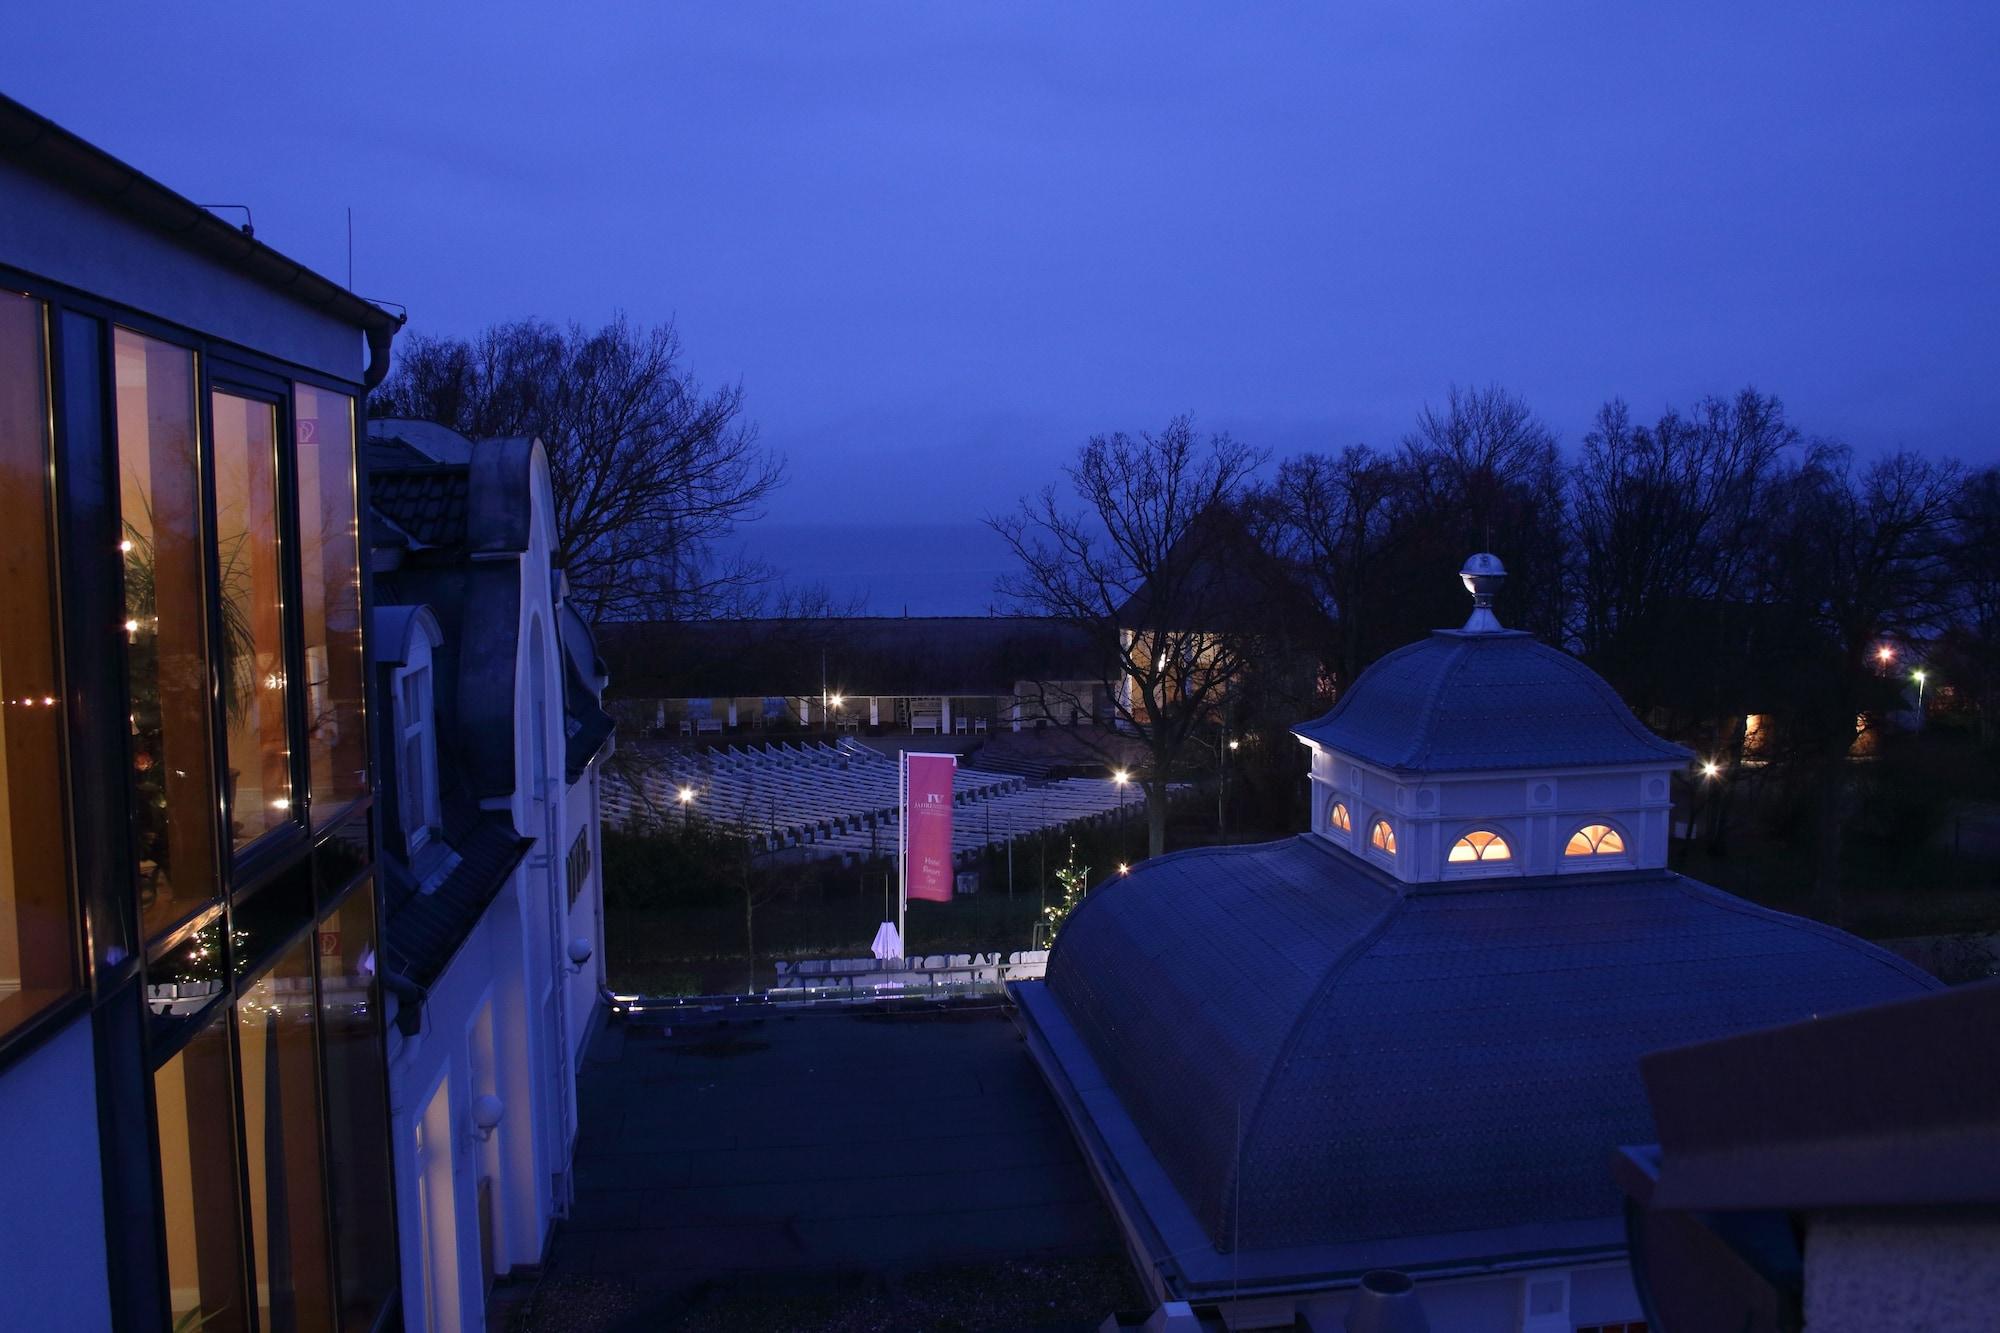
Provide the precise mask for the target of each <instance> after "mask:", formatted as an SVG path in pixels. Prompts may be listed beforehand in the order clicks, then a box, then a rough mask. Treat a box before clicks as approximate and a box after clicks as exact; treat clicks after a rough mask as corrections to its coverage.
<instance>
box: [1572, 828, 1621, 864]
mask: <svg viewBox="0 0 2000 1333" xmlns="http://www.w3.org/2000/svg"><path fill="white" fill-rule="evenodd" d="M1624 855H1625V835H1624V834H1622V833H1620V832H1619V831H1618V830H1617V829H1615V828H1613V827H1611V825H1609V824H1585V825H1584V826H1583V827H1582V828H1580V829H1578V830H1577V831H1576V832H1574V833H1572V834H1570V835H1569V842H1568V843H1567V844H1566V845H1565V846H1564V847H1563V859H1564V860H1565V861H1569V860H1571V859H1572V858H1576V859H1581V858H1587V857H1607V858H1609V857H1621V856H1624Z"/></svg>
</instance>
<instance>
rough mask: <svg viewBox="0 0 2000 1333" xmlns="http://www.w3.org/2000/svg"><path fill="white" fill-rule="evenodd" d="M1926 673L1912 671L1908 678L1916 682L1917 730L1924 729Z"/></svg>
mask: <svg viewBox="0 0 2000 1333" xmlns="http://www.w3.org/2000/svg"><path fill="white" fill-rule="evenodd" d="M1926 674H1927V673H1925V672H1922V671H1912V672H1911V673H1910V679H1912V680H1914V681H1916V682H1917V730H1918V731H1922V730H1923V729H1924V677H1925V675H1926Z"/></svg>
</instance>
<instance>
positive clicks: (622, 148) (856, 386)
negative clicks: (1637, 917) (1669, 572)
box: [0, 0, 2000, 522]
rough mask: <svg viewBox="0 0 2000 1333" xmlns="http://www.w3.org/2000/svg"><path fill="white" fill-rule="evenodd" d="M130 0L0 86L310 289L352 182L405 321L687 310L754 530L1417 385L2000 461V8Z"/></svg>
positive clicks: (1323, 414) (934, 507) (360, 250)
mask: <svg viewBox="0 0 2000 1333" xmlns="http://www.w3.org/2000/svg"><path fill="white" fill-rule="evenodd" d="M118 8H121V9H123V10H124V11H125V12H124V13H123V14H122V15H121V16H119V17H117V18H115V19H113V18H109V17H105V16H103V15H99V14H96V13H92V12H86V10H85V8H84V7H82V6H78V5H33V6H16V7H14V8H13V9H12V10H11V12H10V13H9V15H8V17H7V21H6V25H7V37H6V40H5V41H4V42H0V87H4V88H5V90H6V91H7V92H8V93H10V94H11V95H13V96H15V97H17V98H19V99H21V100H22V101H25V102H26V103H28V104H29V105H30V106H33V107H35V108H36V109H38V110H40V111H42V112H44V113H46V114H48V115H51V116H53V117H54V118H56V119H57V120H59V121H61V122H63V123H64V124H66V125H68V126H69V127H71V128H72V129H75V130H76V131H78V132H80V133H81V134H83V135H84V136H85V137H87V138H90V139H92V140H94V141H96V142H97V143H99V144H102V145H103V146H104V147H106V148H108V149H109V150H111V151H112V152H114V153H117V154H119V155H121V156H123V157H125V158H127V159H128V160H130V161H132V162H133V163H135V164H137V165H138V166H140V167H142V168H143V169H145V170H147V171H149V172H151V173H153V174H154V175H157V176H159V177H160V178H161V179H163V180H165V181H166V182H167V183H168V184H170V185H172V186H174V187H175V188H177V189H180V190H182V191H183V192H185V193H187V194H189V195H191V196H193V197H194V198H196V199H200V200H204V201H207V200H226V201H232V202H233V201H244V202H247V203H249V204H250V205H252V207H253V208H254V209H255V211H256V219H257V225H258V234H259V236H260V237H262V238H264V239H266V240H268V241H270V242H271V243H273V244H275V245H277V246H278V247H279V248H280V249H283V250H286V251H288V252H290V253H291V254H293V255H295V256H297V257H299V258H301V259H303V260H305V261H307V262H308V263H311V264H313V265H315V266H316V267H319V268H321V269H322V270H323V271H325V272H327V273H329V274H332V275H335V276H339V275H340V274H342V273H343V272H344V270H345V267H346V257H345V256H346V251H345V234H344V217H345V215H344V212H343V210H344V208H345V207H346V206H347V205H349V204H352V205H353V206H354V210H355V222H356V240H355V285H356V287H357V289H358V290H360V291H361V292H363V293H364V294H368V295H375V296H381V297H387V298H391V299H394V300H397V301H400V302H403V303H404V304H406V305H407V306H408V307H409V308H410V311H411V315H412V318H413V322H414V326H415V327H417V328H420V329H424V330H427V331H432V332H467V331H471V330H473V329H474V328H476V327H478V326H480V325H482V324H484V323H487V322H489V321H494V320H500V319H506V318H510V317H514V316H519V315H525V314H536V315H543V316H548V317H551V318H556V319H568V318H576V319H581V320H584V321H587V322H595V321H600V320H602V319H604V318H605V317H606V316H608V315H609V314H610V313H611V312H612V311H613V310H614V309H617V308H619V307H623V308H624V309H625V310H627V311H628V312H630V313H631V314H632V315H633V316H634V317H636V318H639V319H642V320H658V319H664V318H667V317H669V316H672V317H674V318H676V319H678V321H679V324H680V328H681V331H682V334H683V336H684V337H685V339H686V341H687V345H688V347H689V349H690V352H691V353H692V358H693V362H694V364H695V366H696V368H697V369H698V371H699V372H700V373H701V374H702V375H704V376H705V377H707V378H709V379H711V380H713V379H722V378H734V377H737V376H741V377H742V379H743V380H744V381H745V383H746V385H747V387H748V390H749V401H750V405H751V408H752V411H753V413H754V415H755V416H756V418H757V419H758V420H759V421H760V422H761V424H762V427H763V431H764V435H765V438H766V440H767V441H768V442H769V443H770V444H771V445H772V446H773V447H774V448H776V449H778V450H781V451H782V452H784V453H785V454H787V455H788V456H789V457H790V460H791V464H792V477H793V480H792V484H791V485H790V486H789V487H788V488H787V490H786V492H785V493H784V494H783V495H782V496H781V497H780V498H779V499H778V501H777V503H776V504H775V506H774V509H773V515H774V517H776V518H778V519H780V520H787V521H794V522H796V521H800V520H807V519H830V520H836V521H846V520H852V521H876V520H881V521H904V520H917V519H942V520H955V519H970V518H976V517H978V516H979V515H981V514H984V513H987V512H990V511H992V510H994V509H997V508H1001V507H1004V506H1005V505H1007V504H1008V503H1010V502H1011V500H1012V498H1013V497H1014V496H1016V495H1018V494H1020V493H1021V492H1022V491H1024V490H1027V489H1030V488H1032V487H1034V486H1036V485H1038V484H1040V483H1041V482H1042V481H1043V480H1044V479H1046V478H1047V477H1048V476H1049V475H1050V470H1051V467H1052V465H1053V464H1054V463H1056V462H1057V461H1058V460H1060V459H1062V458H1064V457H1066V456H1067V455H1068V454H1069V453H1070V452H1071V451H1072V450H1073V449H1074V447H1075V446H1076V444H1077V443H1079V442H1080V440H1081V439H1082V438H1083V437H1084V436H1085V435H1086V434H1088V433H1089V432H1091V431H1093V430H1106V429H1116V428H1126V429H1142V428H1147V427H1152V426H1156V425H1158V424H1160V423H1161V422H1163V421H1164V420H1165V419H1166V418H1167V417H1168V416H1169V415H1170V414H1172V413H1174V412H1176V411H1182V410H1190V411H1193V412H1194V413H1196V414H1197V417H1198V418H1199V420H1200V422H1201V424H1203V425H1204V426H1208V427H1217V428H1222V427H1226V428H1228V429H1230V430H1233V431H1234V432H1236V433H1237V434H1238V435H1240V436H1243V437H1246V438H1248V439H1250V440H1252V441H1253V442H1255V443H1258V444H1261V445H1265V446H1268V447H1270V448H1271V449H1273V450H1274V451H1276V452H1278V453H1280V454H1282V453H1285V452H1289V451H1293V450H1298V449H1303V448H1308V447H1330V446H1337V445H1341V444H1345V443H1350V442H1353V441H1356V440H1368V441H1372V442H1376V443H1380V444H1385V445H1386V444H1391V443H1393V442H1394V441H1395V439H1396V438H1397V436H1398V435H1399V434H1400V433H1401V432H1402V430H1403V429H1404V428H1405V427H1406V425H1407V423H1408V422H1409V421H1410V419H1411V418H1412V417H1413V415H1414V414H1415V413H1416V411H1417V409H1418V408H1419V406H1420V405H1421V404H1422V402H1423V401H1424V400H1425V399H1426V398H1437V397H1439V396H1441V394H1442V392H1443V390H1444V389H1445V387H1446V386H1447V385H1448V384H1450V383H1452V382H1453V381H1459V382H1467V383H1473V382H1477V383H1484V382H1487V381H1498V382H1500V383H1502V384H1505V385H1507V386H1509V387H1511V388H1513V389H1514V390H1516V391H1517V392H1519V393H1521V394H1523V395H1524V396H1526V397H1527V398H1528V399H1529V401H1530V402H1531V403H1533V404H1534V405H1535V407H1536V408H1537V409H1538V410H1539V411H1540V412H1541V413H1542V414H1543V416H1544V417H1546V418H1547V419H1548V420H1549V421H1550V423H1551V424H1552V425H1554V426H1555V427H1556V429H1557V430H1558V431H1559V432H1560V433H1561V434H1562V436H1563V437H1564V439H1565V440H1566V441H1569V442H1574V441H1575V439H1576V438H1577V436H1578V435H1580V434H1581V433H1582V431H1583V429H1584V428H1585V424H1586V422H1587V419H1588V417H1589V414H1590V412H1591V411H1592V409H1593V408H1594V407H1595V405H1596V404H1597V403H1598V402H1599V401H1601V400H1602V399H1603V398H1604V397H1606V396H1608V395H1612V394H1622V395H1624V396H1625V397H1626V398H1627V399H1628V400H1630V401H1631V402H1632V403H1633V404H1634V406H1635V408H1636V409H1638V410H1639V411H1640V412H1641V413H1650V412H1652V411H1654V410H1657V409H1658V408H1659V407H1660V406H1661V405H1662V404H1664V403H1667V402H1675V403H1681V402H1685V401H1687V400H1689V399H1691V398H1693V397H1695V396H1697V395H1699V394H1702V393H1706V392H1728V391H1731V390H1733V389H1735V388H1737V387H1739V386H1741V385H1742V384H1744V383H1746V382H1754V383H1755V384H1757V385H1758V386H1759V387H1760V388H1763V389H1765V390H1767V391H1771V392H1775V393H1778V394H1779V395H1781V396H1782V397H1783V398H1784V399H1785V400H1786V402H1787V404H1788V405H1789V406H1790V408H1791V409H1792V412H1793V414H1794V416H1795V417H1796V418H1797V419H1798V420H1799V421H1800V422H1801V424H1803V425H1804V426H1806V427H1807V428H1808V429H1810V430H1814V431H1818V432H1823V433H1826V434H1832V435H1838V436H1841V437H1843V438H1846V439H1848V440H1850V441H1851V442H1853V443H1855V444H1856V445H1857V446H1860V447H1861V448H1862V449H1864V450H1874V449H1879V448H1882V447H1887V446H1893V445H1897V444H1907V445H1911V446H1915V447H1918V448H1922V449H1925V450H1931V451H1937V452H1955V453H1958V454H1961V455H1963V456H1966V457H1970V458H1975V459H1980V460H1993V459H1995V458H2000V432H1996V430H1995V428H1994V422H1995V420H1996V419H2000V374H1996V371H1995V362H1996V352H2000V244H1996V237H2000V222H1997V221H1996V212H2000V209H1997V208H1996V205H2000V93H1996V91H1995V89H1996V86H2000V79H1997V78H1996V75H1995V72H1994V71H1995V69H1996V66H2000V5H1995V4H1993V3H1991V0H1986V2H1985V3H1974V4H1952V3H1932V2H1930V0H1926V3H1923V4H1919V5H1889V4H1869V5H1848V4H1831V3H1811V4H1804V3H1801V4H1791V5H1763V4H1759V5H1745V4H1742V3H1737V2H1732V3H1724V4H1706V3H1703V4H1696V3H1688V2H1687V0H1676V3H1673V4H1667V5H1644V6H1639V5H1622V4H1605V3H1602V2H1601V0H1590V2H1588V3H1573V4H1539V5H1528V4H1506V5H1501V4H1485V3H1479V4H1470V3H1468V4H1464V5H1454V6H1443V5H1435V6H1434V5H1405V4H1396V5H1384V6H1367V7H1362V6H1356V5H1351V4H1331V3H1328V4H1319V5H1309V6H1296V7H1294V6H1281V5H1271V4H1260V5H1256V6H1240V5H1224V4H1204V5H1187V6H1183V5H1156V4H1145V5H1140V4H1091V5H1072V4H1063V5H1031V4H1024V3H1017V2H1013V0H1010V2H1009V3H1004V4H995V5H975V4H971V3H966V2H964V0H951V2H950V3H931V4H922V5H897V6H890V5H866V4H838V5H832V4H815V5H798V6H786V7H773V6H764V5H753V4H741V3H730V4H726V5H725V4H720V3H718V4H711V5H706V6H702V7H694V6H688V5H673V6H666V5H656V6H620V7H617V9H618V10H622V11H627V12H614V10H613V7H610V6H605V7H602V8H601V9H600V8H599V7H596V6H588V5H563V6H557V5H550V4H541V5H536V6H532V7H519V6H500V5H492V4H469V3H468V4H464V5H460V6H455V7H449V8H455V9H456V11H457V12H455V13H445V12H444V11H445V10H446V9H447V8H448V7H447V6H444V5H441V4H422V5H382V4H365V5H345V6H339V7H335V6H315V7H314V8H315V9H316V10H317V11H318V12H317V13H316V15H315V16H313V17H311V18H306V17H297V18H294V17H289V15H291V14H292V12H293V7H291V6H281V7H276V8H274V7H273V6H271V5H269V4H261V3H260V4H249V3H236V2H235V0H230V2H228V3H225V2H224V0H207V2H205V3H203V4H201V5H198V6H192V7H191V6H181V5H147V6H140V5H136V4H135V5H126V6H120V7H118ZM641 9H643V10H644V11H645V12H644V14H643V15H639V14H635V13H633V12H630V11H637V10H641ZM1752 11H1755V12H1752ZM279 14H284V15H287V16H288V17H285V18H282V19H281V18H279V17H278V15H279Z"/></svg>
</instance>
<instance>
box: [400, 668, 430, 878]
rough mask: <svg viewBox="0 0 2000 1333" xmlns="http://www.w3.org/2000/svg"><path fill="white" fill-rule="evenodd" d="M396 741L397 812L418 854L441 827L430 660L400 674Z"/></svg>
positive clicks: (409, 845) (410, 847) (408, 844)
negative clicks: (432, 714) (439, 826)
mask: <svg viewBox="0 0 2000 1333" xmlns="http://www.w3.org/2000/svg"><path fill="white" fill-rule="evenodd" d="M424 656H425V657H426V658H428V657H429V654H428V653H426V654H424ZM396 737H397V740H396V802H397V804H396V810H397V813H398V815H399V816H400V817H401V820H402V825H403V837H404V840H405V847H406V849H407V850H408V851H410V852H412V853H414V852H415V851H416V850H417V849H418V848H419V847H422V846H423V845H424V844H425V843H426V842H428V841H430V838H431V835H432V834H433V833H434V832H435V831H436V830H437V828H438V825H439V815H438V784H437V728H436V726H435V725H434V723H433V720H432V716H431V668H430V663H429V662H428V660H426V661H425V663H424V664H423V665H422V666H410V667H407V668H405V669H404V670H402V671H400V672H398V673H397V674H396Z"/></svg>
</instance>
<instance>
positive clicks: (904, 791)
mask: <svg viewBox="0 0 2000 1333" xmlns="http://www.w3.org/2000/svg"><path fill="white" fill-rule="evenodd" d="M909 857H910V752H909V751H908V750H898V751H896V938H897V940H898V941H900V942H901V943H902V946H903V957H905V958H908V957H909V956H910V943H909V940H908V938H907V937H906V936H905V935H904V931H905V929H907V927H906V926H905V924H904V921H905V918H906V917H907V915H908V912H909V904H910V859H909Z"/></svg>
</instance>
